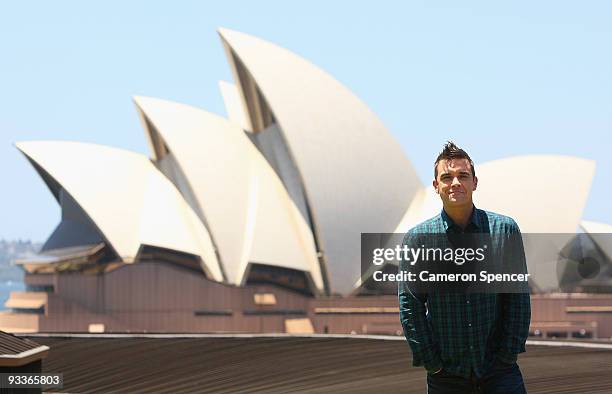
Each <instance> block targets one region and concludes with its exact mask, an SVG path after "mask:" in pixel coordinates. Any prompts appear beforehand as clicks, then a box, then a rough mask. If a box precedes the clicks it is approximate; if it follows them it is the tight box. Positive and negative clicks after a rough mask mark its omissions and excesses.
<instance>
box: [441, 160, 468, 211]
mask: <svg viewBox="0 0 612 394" xmlns="http://www.w3.org/2000/svg"><path fill="white" fill-rule="evenodd" d="M437 169H438V176H437V178H436V179H434V181H433V187H434V188H435V189H436V193H438V194H439V195H440V198H441V199H442V204H444V207H449V208H454V207H457V208H459V207H463V206H470V207H471V206H472V192H473V191H474V190H476V185H477V184H478V178H476V177H475V176H472V169H471V167H470V162H469V160H468V159H451V160H441V161H440V162H439V163H438V166H437Z"/></svg>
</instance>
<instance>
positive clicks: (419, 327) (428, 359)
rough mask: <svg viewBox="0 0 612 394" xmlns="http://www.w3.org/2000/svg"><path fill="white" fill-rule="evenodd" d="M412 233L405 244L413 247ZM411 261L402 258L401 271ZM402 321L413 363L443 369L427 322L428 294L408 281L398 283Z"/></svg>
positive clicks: (426, 367)
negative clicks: (414, 289) (426, 305)
mask: <svg viewBox="0 0 612 394" xmlns="http://www.w3.org/2000/svg"><path fill="white" fill-rule="evenodd" d="M410 238H411V236H410V233H409V234H406V237H405V238H404V245H407V246H408V247H411V246H410V245H411V242H410ZM409 267H410V263H409V262H407V261H405V260H403V259H402V260H400V262H399V271H400V272H402V271H409V270H410V269H409ZM398 295H399V309H400V321H401V323H402V327H403V329H404V336H405V337H406V340H407V341H408V344H409V345H410V348H411V349H412V365H414V366H419V365H423V366H425V369H427V371H428V372H431V373H436V372H439V371H440V370H441V369H442V361H441V360H440V355H439V353H438V348H437V346H436V345H435V344H434V342H433V338H432V334H431V330H430V329H429V325H428V323H427V318H426V312H427V309H426V307H425V303H426V302H427V295H426V294H420V293H419V294H416V293H413V292H412V291H411V290H410V288H409V286H408V283H406V282H404V281H400V282H399V283H398Z"/></svg>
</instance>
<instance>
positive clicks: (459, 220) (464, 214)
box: [444, 204, 474, 229]
mask: <svg viewBox="0 0 612 394" xmlns="http://www.w3.org/2000/svg"><path fill="white" fill-rule="evenodd" d="M473 210H474V205H473V204H470V205H466V206H465V207H444V212H446V214H447V215H448V217H449V218H451V220H452V221H453V223H455V224H456V225H457V226H459V227H461V228H462V229H465V228H466V227H467V225H468V224H469V223H470V218H471V217H472V211H473Z"/></svg>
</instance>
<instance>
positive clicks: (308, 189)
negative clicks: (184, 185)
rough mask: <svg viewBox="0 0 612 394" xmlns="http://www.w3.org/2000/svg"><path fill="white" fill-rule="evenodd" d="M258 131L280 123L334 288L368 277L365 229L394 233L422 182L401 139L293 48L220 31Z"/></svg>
mask: <svg viewBox="0 0 612 394" xmlns="http://www.w3.org/2000/svg"><path fill="white" fill-rule="evenodd" d="M219 33H220V35H221V38H222V40H223V42H224V45H225V47H226V52H227V54H228V58H229V61H230V64H231V65H232V66H233V71H234V76H235V79H236V85H237V86H238V88H239V89H240V91H241V94H242V96H243V102H244V104H245V107H246V108H245V111H246V112H247V114H248V116H249V117H250V122H251V124H250V130H252V131H254V132H258V131H261V130H262V129H263V128H265V127H266V126H267V125H269V123H270V122H276V123H278V125H279V126H280V129H281V132H282V134H283V137H284V140H285V141H286V144H287V146H288V150H289V152H290V154H291V156H292V157H293V159H294V160H295V164H296V166H297V168H298V169H299V173H300V176H301V179H302V182H303V187H304V191H305V194H306V196H307V201H308V204H309V208H310V211H311V214H312V222H313V224H314V231H315V236H316V240H317V242H318V245H319V248H320V250H322V252H323V253H324V255H325V259H326V261H327V271H328V274H329V278H330V281H331V290H332V291H333V292H340V293H348V292H350V291H351V289H352V287H353V284H354V283H355V280H357V279H358V278H359V276H360V256H359V255H360V246H359V245H360V233H362V232H392V231H393V230H394V229H395V228H396V226H397V224H398V222H399V219H400V218H401V217H402V215H403V214H404V212H405V211H406V209H407V208H408V205H409V204H410V201H411V200H412V198H413V196H414V194H415V193H416V191H417V189H418V188H419V186H420V182H419V180H418V177H417V175H416V173H415V171H414V169H413V167H412V165H411V164H410V162H409V161H408V159H407V158H406V156H405V154H404V152H403V151H402V149H401V148H400V146H399V144H398V143H397V141H396V140H395V139H394V138H393V137H392V136H391V134H390V133H389V132H388V131H387V129H386V128H385V127H384V125H383V124H382V122H381V121H380V120H379V119H378V117H377V116H376V115H375V114H374V113H373V112H372V111H371V110H370V109H369V108H368V107H367V106H366V105H365V104H364V103H363V102H362V101H360V100H359V99H358V98H357V97H356V96H355V95H353V94H352V93H351V92H350V91H349V90H348V89H347V88H346V87H344V86H343V85H342V84H340V83H339V82H338V81H336V80H335V79H334V78H332V77H331V76H330V75H328V74H326V73H325V72H323V71H322V70H321V69H319V68H318V67H316V66H314V65H312V64H311V63H309V62H307V61H306V60H304V59H302V58H300V57H299V56H297V55H295V54H293V53H291V52H290V51H288V50H286V49H283V48H280V47H278V46H276V45H273V44H271V43H269V42H266V41H264V40H261V39H259V38H255V37H252V36H249V35H246V34H243V33H239V32H235V31H231V30H227V29H220V30H219Z"/></svg>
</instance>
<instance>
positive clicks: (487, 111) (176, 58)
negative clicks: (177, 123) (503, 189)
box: [0, 0, 612, 241]
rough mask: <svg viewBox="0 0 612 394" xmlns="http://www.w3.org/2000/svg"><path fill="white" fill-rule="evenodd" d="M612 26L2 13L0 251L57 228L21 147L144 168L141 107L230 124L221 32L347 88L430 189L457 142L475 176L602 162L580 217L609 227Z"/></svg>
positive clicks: (203, 4) (270, 7)
mask: <svg viewBox="0 0 612 394" xmlns="http://www.w3.org/2000/svg"><path fill="white" fill-rule="evenodd" d="M611 18H612V3H611V2H607V1H601V2H598V1H587V2H575V1H573V2H570V1H538V2H533V1H512V2H488V1H474V2H457V1H437V2H426V1H396V2H389V1H376V2H374V1H369V2H359V1H354V0H353V1H341V0H337V1H333V2H332V1H308V2H300V3H298V2H288V1H256V2H253V1H240V2H238V1H172V2H168V1H166V2H155V1H129V2H126V1H121V2H117V1H104V2H82V1H74V2H66V1H53V2H44V1H40V2H31V1H21V2H4V3H3V4H2V5H1V6H0V169H1V171H2V181H3V182H2V188H1V189H0V190H1V193H0V239H31V240H33V241H44V240H45V239H46V238H47V236H48V235H49V234H50V233H51V231H52V230H53V228H54V227H55V226H56V225H57V223H58V222H59V219H60V209H59V207H58V205H57V203H56V202H55V200H54V199H53V197H52V195H51V193H49V191H48V190H47V188H46V186H45V185H44V183H43V181H42V180H41V179H40V177H39V176H38V175H37V174H36V172H35V171H34V170H33V168H32V167H31V166H30V165H29V163H28V162H27V161H26V160H25V159H24V158H23V157H22V156H21V154H20V153H19V152H18V151H17V149H16V148H15V147H14V145H13V144H14V143H15V142H16V141H26V140H76V141H83V142H93V143H98V144H104V145H110V146H115V147H120V148H124V149H128V150H132V151H136V152H140V153H143V154H147V155H148V146H147V143H146V139H145V134H144V131H143V130H142V128H141V126H140V122H139V119H138V116H137V113H136V110H135V108H134V105H133V103H132V100H131V97H132V96H134V95H144V96H154V97H160V98H164V99H167V100H174V101H178V102H183V103H186V104H190V105H194V106H198V107H201V108H204V109H206V110H209V111H211V112H214V113H217V114H221V115H225V109H224V107H223V103H222V99H221V95H220V93H219V90H218V81H219V80H226V81H231V78H232V77H231V72H230V69H229V67H228V64H227V62H226V59H225V53H224V51H223V49H222V46H221V42H220V40H219V37H218V34H217V32H216V29H217V28H219V27H226V28H230V29H233V30H238V31H242V32H245V33H248V34H251V35H254V36H258V37H261V38H263V39H266V40H268V41H271V42H273V43H275V44H277V45H280V46H282V47H285V48H287V49H289V50H291V51H292V52H294V53H296V54H298V55H300V56H302V57H304V58H305V59H307V60H309V61H310V62H312V63H314V64H316V65H318V66H319V67H321V68H323V69H324V70H325V71H327V72H328V73H330V74H331V75H332V76H334V77H335V78H336V79H338V80H339V81H340V82H342V83H343V84H344V85H345V86H347V87H348V88H349V89H350V90H352V91H353V92H354V93H355V94H356V95H357V96H358V97H359V98H360V99H362V100H363V101H364V102H365V103H366V104H367V105H368V106H369V107H370V108H371V109H372V110H373V111H374V112H375V113H376V114H377V115H378V116H379V117H380V118H381V119H382V121H383V122H384V123H385V125H386V126H387V128H388V130H389V131H390V133H391V134H393V136H395V138H396V139H397V140H398V142H399V143H400V144H401V145H402V147H403V148H404V151H405V152H406V154H407V156H408V157H409V159H410V160H411V161H412V163H413V164H414V166H415V168H416V170H417V172H418V174H419V176H420V178H421V180H422V181H423V182H425V183H427V184H429V183H430V180H431V178H432V168H433V160H434V158H435V156H436V155H437V153H438V152H439V151H440V149H441V146H442V145H443V143H444V142H445V141H446V140H448V139H453V140H455V142H456V143H457V144H458V145H460V146H461V147H463V148H465V149H466V150H468V152H469V153H470V155H471V156H472V158H473V159H474V160H475V162H476V163H482V162H485V161H489V160H495V159H500V158H505V157H509V156H517V155H531V154H561V155H571V156H578V157H582V158H587V159H590V160H594V161H595V162H596V164H597V169H596V174H595V177H594V179H593V183H592V187H591V193H590V196H589V199H588V201H587V204H586V207H585V210H584V214H583V217H584V219H586V220H593V221H600V222H605V223H612V209H611V208H610V203H609V201H610V195H612V183H611V182H609V180H610V179H612V154H611V153H610V152H611V148H612V72H611V70H612V51H610V42H612V24H610V22H609V21H610V19H611ZM534 171H535V172H536V173H535V174H534V176H537V177H541V178H542V181H543V182H547V181H548V180H547V178H546V171H545V169H534ZM564 182H566V183H567V188H568V190H571V188H572V179H565V180H564ZM550 198H554V196H550ZM484 208H486V207H484ZM560 214H562V213H560Z"/></svg>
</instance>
